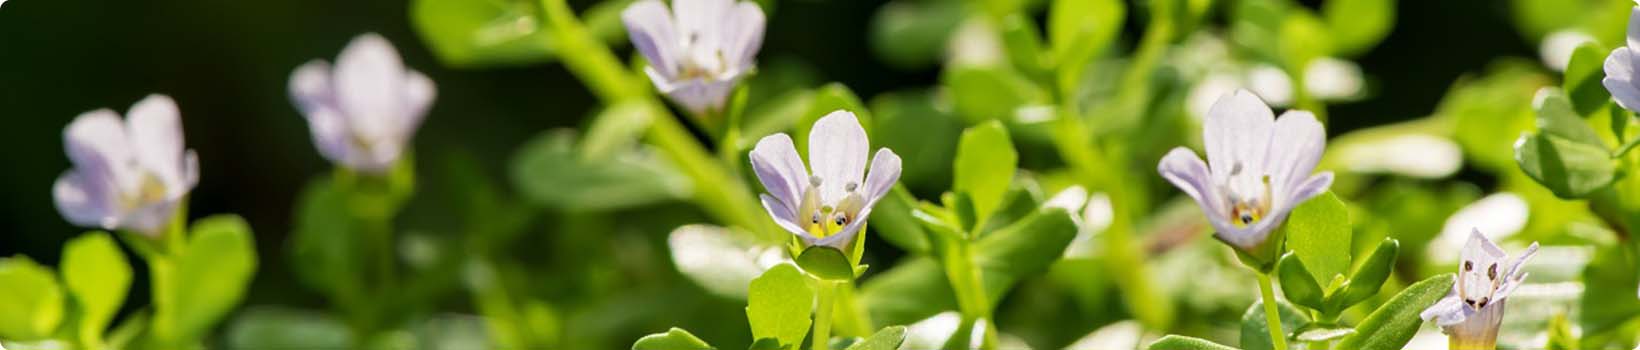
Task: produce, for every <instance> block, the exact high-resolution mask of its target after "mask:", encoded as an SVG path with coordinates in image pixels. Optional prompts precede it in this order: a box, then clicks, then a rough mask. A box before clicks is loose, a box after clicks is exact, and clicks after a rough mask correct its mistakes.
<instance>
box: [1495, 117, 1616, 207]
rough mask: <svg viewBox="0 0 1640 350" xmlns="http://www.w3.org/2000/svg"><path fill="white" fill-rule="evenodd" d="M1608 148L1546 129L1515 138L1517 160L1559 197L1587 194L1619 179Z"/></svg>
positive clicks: (1517, 162)
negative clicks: (1577, 140)
mask: <svg viewBox="0 0 1640 350" xmlns="http://www.w3.org/2000/svg"><path fill="white" fill-rule="evenodd" d="M1607 155H1608V153H1607V152H1606V149H1605V148H1603V147H1601V146H1597V145H1589V144H1585V143H1579V142H1574V141H1571V140H1567V139H1565V138H1561V137H1557V136H1553V135H1550V134H1547V133H1544V134H1536V135H1531V134H1527V135H1521V136H1520V139H1518V140H1516V141H1515V163H1516V164H1519V165H1520V169H1521V170H1522V171H1524V172H1526V175H1527V176H1529V177H1531V178H1532V180H1534V181H1537V183H1539V184H1542V185H1543V187H1546V188H1548V189H1549V191H1550V192H1553V193H1554V194H1555V196H1556V197H1560V198H1564V199H1575V198H1582V197H1585V196H1588V195H1589V194H1591V193H1594V192H1595V191H1598V190H1600V189H1602V188H1605V187H1606V186H1608V185H1610V184H1611V183H1612V181H1614V180H1616V179H1617V167H1616V165H1615V164H1613V161H1612V160H1611V158H1610V157H1608V156H1607Z"/></svg>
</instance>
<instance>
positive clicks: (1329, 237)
mask: <svg viewBox="0 0 1640 350" xmlns="http://www.w3.org/2000/svg"><path fill="white" fill-rule="evenodd" d="M1281 229H1282V230H1284V231H1286V233H1285V236H1286V237H1287V248H1288V249H1292V250H1293V254H1295V255H1297V256H1298V259H1299V260H1301V261H1303V262H1304V264H1303V266H1304V268H1305V269H1306V270H1308V271H1309V272H1310V275H1311V276H1314V277H1315V280H1316V281H1331V280H1332V279H1333V276H1336V275H1339V274H1342V273H1345V272H1348V270H1349V268H1350V237H1351V235H1350V212H1349V208H1346V207H1345V206H1344V201H1342V200H1339V199H1338V196H1337V195H1334V194H1332V192H1327V193H1323V194H1321V195H1319V196H1316V197H1315V198H1311V199H1310V200H1308V201H1305V202H1304V203H1302V204H1299V205H1298V207H1297V208H1293V211H1292V213H1291V214H1289V215H1288V216H1287V223H1286V224H1285V225H1282V228H1281ZM1283 281H1285V279H1283ZM1283 283H1285V282H1283Z"/></svg>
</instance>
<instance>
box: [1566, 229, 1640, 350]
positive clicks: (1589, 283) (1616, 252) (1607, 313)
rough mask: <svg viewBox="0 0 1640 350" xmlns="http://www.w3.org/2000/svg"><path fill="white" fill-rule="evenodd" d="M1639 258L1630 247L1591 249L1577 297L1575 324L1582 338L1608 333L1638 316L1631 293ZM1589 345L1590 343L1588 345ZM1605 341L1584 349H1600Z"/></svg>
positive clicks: (1638, 302) (1639, 277)
mask: <svg viewBox="0 0 1640 350" xmlns="http://www.w3.org/2000/svg"><path fill="white" fill-rule="evenodd" d="M1637 266H1640V257H1637V256H1635V254H1634V250H1633V249H1629V248H1628V247H1624V246H1622V245H1613V246H1608V247H1604V248H1600V249H1599V250H1596V251H1595V255H1594V258H1593V259H1592V260H1590V261H1589V264H1588V265H1587V266H1586V267H1584V268H1583V273H1582V274H1581V276H1580V277H1581V279H1582V280H1583V283H1584V288H1583V296H1582V298H1579V299H1578V305H1577V324H1578V326H1579V327H1581V328H1583V337H1584V339H1585V340H1589V339H1593V338H1599V337H1595V336H1596V335H1605V334H1610V333H1611V332H1614V331H1619V330H1621V329H1622V328H1624V325H1625V324H1629V323H1631V322H1632V321H1634V320H1636V319H1640V299H1636V298H1635V296H1634V289H1635V286H1640V268H1637ZM1590 345H1593V346H1590ZM1604 347H1605V344H1585V348H1604Z"/></svg>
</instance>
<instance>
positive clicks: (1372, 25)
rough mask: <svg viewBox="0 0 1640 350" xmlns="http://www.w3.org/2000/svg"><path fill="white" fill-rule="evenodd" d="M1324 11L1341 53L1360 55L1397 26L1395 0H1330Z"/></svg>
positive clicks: (1335, 43)
mask: <svg viewBox="0 0 1640 350" xmlns="http://www.w3.org/2000/svg"><path fill="white" fill-rule="evenodd" d="M1321 14H1322V16H1323V17H1325V19H1326V22H1327V31H1328V32H1329V33H1331V34H1332V38H1333V46H1334V48H1335V49H1337V51H1338V55H1340V56H1357V55H1360V54H1362V53H1365V52H1366V51H1367V50H1370V49H1372V47H1373V46H1376V45H1378V42H1379V41H1381V40H1384V37H1385V36H1388V35H1389V32H1390V29H1391V28H1392V27H1394V26H1395V0H1327V1H1326V2H1323V3H1322V4H1321Z"/></svg>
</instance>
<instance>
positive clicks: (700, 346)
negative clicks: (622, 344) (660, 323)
mask: <svg viewBox="0 0 1640 350" xmlns="http://www.w3.org/2000/svg"><path fill="white" fill-rule="evenodd" d="M712 349H714V348H713V347H712V346H711V345H706V342H705V341H702V340H700V338H696V337H695V335H694V334H689V331H686V330H683V329H682V328H676V327H673V328H672V330H669V331H666V333H656V334H650V335H647V336H644V337H643V338H639V339H638V342H636V343H632V350H712Z"/></svg>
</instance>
